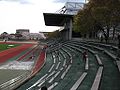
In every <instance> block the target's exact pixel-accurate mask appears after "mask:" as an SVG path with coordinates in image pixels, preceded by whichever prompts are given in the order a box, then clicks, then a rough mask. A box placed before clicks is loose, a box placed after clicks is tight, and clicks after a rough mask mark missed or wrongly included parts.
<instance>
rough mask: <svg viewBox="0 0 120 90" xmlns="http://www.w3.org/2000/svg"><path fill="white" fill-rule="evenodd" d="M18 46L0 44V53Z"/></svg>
mask: <svg viewBox="0 0 120 90" xmlns="http://www.w3.org/2000/svg"><path fill="white" fill-rule="evenodd" d="M19 45H20V44H0V51H3V50H6V49H9V48H14V47H17V46H19Z"/></svg>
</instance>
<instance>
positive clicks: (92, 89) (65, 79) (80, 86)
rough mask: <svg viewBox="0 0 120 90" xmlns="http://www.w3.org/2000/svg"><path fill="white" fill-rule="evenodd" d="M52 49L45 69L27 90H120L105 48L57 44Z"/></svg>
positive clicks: (118, 80)
mask: <svg viewBox="0 0 120 90" xmlns="http://www.w3.org/2000/svg"><path fill="white" fill-rule="evenodd" d="M59 45H60V46H59ZM52 46H53V47H55V48H53V47H51V46H50V49H49V51H50V52H49V53H47V55H48V56H49V55H50V57H47V58H46V65H45V66H44V67H45V68H44V67H43V69H42V70H41V71H40V72H39V73H38V76H39V77H38V76H37V77H38V78H37V80H36V81H35V82H34V83H33V84H32V85H31V86H30V85H29V86H30V87H28V88H27V90H34V89H37V90H41V87H42V86H47V87H48V90H115V89H116V90H120V87H119V85H118V84H115V83H114V82H118V83H119V82H120V77H119V75H120V74H119V72H118V68H117V67H116V65H115V64H114V62H113V61H114V60H113V58H111V57H112V56H111V52H109V51H108V50H106V48H104V47H101V46H100V45H97V44H90V43H89V42H78V41H67V42H62V43H60V44H56V43H55V45H52ZM105 47H107V48H108V47H112V46H110V45H108V46H105ZM85 50H87V52H88V58H87V60H86V62H84V61H83V60H82V53H83V52H84V51H85ZM105 50H106V51H105ZM110 50H114V49H110ZM114 51H115V50H114ZM114 51H113V53H114ZM113 53H112V54H113ZM114 56H115V55H114ZM46 68H47V69H46ZM112 73H114V75H113V74H112ZM111 77H114V78H111ZM21 90H22V89H21Z"/></svg>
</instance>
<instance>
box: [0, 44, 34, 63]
mask: <svg viewBox="0 0 120 90" xmlns="http://www.w3.org/2000/svg"><path fill="white" fill-rule="evenodd" d="M32 46H33V44H22V45H21V46H18V47H15V48H10V49H8V50H5V51H2V52H0V63H4V62H6V61H7V60H8V59H10V58H13V57H14V56H16V55H18V54H20V53H21V52H23V51H25V50H26V49H28V48H30V47H32Z"/></svg>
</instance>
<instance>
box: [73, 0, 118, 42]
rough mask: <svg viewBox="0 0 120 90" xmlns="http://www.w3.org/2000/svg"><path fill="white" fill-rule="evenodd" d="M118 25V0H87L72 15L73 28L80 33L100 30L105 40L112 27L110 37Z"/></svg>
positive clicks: (113, 35) (107, 38)
mask: <svg viewBox="0 0 120 90" xmlns="http://www.w3.org/2000/svg"><path fill="white" fill-rule="evenodd" d="M119 25H120V0H89V2H88V3H87V4H85V5H84V8H83V9H82V10H79V12H78V14H77V15H75V16H74V24H73V30H74V31H76V32H81V34H82V35H84V34H85V33H89V32H92V31H95V32H97V31H101V32H102V33H103V35H104V38H105V40H106V42H107V41H108V40H109V37H110V36H109V35H110V29H111V28H112V29H113V31H112V39H114V38H115V32H116V28H117V27H118V26H119Z"/></svg>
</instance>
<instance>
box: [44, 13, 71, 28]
mask: <svg viewBox="0 0 120 90" xmlns="http://www.w3.org/2000/svg"><path fill="white" fill-rule="evenodd" d="M43 15H44V21H45V25H47V26H64V23H65V22H66V21H67V20H68V19H72V18H73V15H68V14H57V13H43Z"/></svg>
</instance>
